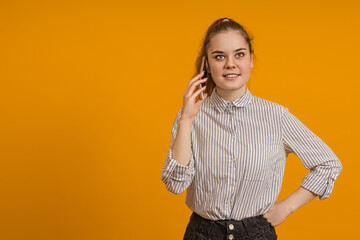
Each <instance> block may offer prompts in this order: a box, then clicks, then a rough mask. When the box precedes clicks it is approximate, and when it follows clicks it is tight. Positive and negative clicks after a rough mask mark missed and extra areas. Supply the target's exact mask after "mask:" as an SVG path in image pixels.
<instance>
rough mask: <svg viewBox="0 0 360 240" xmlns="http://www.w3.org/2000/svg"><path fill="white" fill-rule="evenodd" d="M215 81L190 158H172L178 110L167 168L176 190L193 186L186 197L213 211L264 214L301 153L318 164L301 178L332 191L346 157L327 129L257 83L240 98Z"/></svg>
mask: <svg viewBox="0 0 360 240" xmlns="http://www.w3.org/2000/svg"><path fill="white" fill-rule="evenodd" d="M215 89H216V88H215ZM215 89H214V91H213V92H212V94H211V96H210V97H208V98H207V99H205V101H204V102H203V103H202V104H201V106H200V109H199V112H198V114H197V115H196V117H195V118H194V120H193V123H192V128H191V141H192V142H191V148H192V151H191V159H190V163H189V166H184V165H181V164H180V163H178V162H177V161H176V160H175V159H173V158H172V152H171V147H172V144H173V142H174V139H175V136H176V131H177V127H178V123H179V119H180V116H181V110H182V109H180V111H179V112H178V114H177V116H176V119H175V122H174V125H173V128H172V135H171V144H170V148H169V152H168V155H167V157H166V160H165V163H164V167H163V169H162V171H161V180H162V181H163V182H164V183H165V186H166V188H167V189H168V190H169V191H171V192H173V193H176V194H178V193H181V192H183V191H184V190H185V189H187V194H186V205H187V206H188V207H189V208H190V209H191V210H192V211H194V212H196V213H197V214H199V215H201V216H202V217H204V218H207V219H212V220H222V219H235V220H241V219H243V218H246V217H251V216H256V215H260V214H264V213H266V212H267V211H268V210H269V209H270V207H271V206H272V205H273V204H274V203H275V201H276V199H277V197H278V195H279V192H280V188H281V184H282V179H283V176H284V169H285V161H286V158H287V156H288V154H289V153H294V154H296V155H297V156H298V157H299V158H300V159H301V161H302V162H303V164H304V166H305V168H306V169H310V171H309V173H308V174H307V175H306V176H305V178H304V179H303V180H302V183H301V186H302V187H304V188H306V189H308V190H310V191H311V192H313V193H316V194H317V195H319V199H320V200H322V199H325V198H327V197H328V196H329V195H330V193H331V191H332V189H333V186H334V182H335V180H336V178H337V177H338V175H339V174H340V172H341V170H342V164H341V162H340V161H339V159H338V158H337V156H336V155H335V154H334V152H333V151H332V150H331V149H330V148H329V147H328V146H327V145H326V144H325V143H324V142H323V141H322V140H321V139H320V138H319V137H317V136H316V135H315V134H314V133H313V132H311V131H310V130H309V129H308V128H307V127H306V126H305V125H304V124H303V123H301V122H300V121H299V120H298V119H297V118H296V117H295V116H294V115H292V114H291V113H290V112H289V111H288V109H287V108H285V107H283V106H282V105H280V104H277V103H274V102H270V101H268V100H265V99H262V98H258V97H256V96H254V95H252V94H251V93H250V91H249V89H246V92H245V94H244V95H243V96H242V97H241V98H239V99H236V100H234V101H232V102H229V101H226V100H225V99H223V98H221V97H220V96H219V95H218V94H217V93H216V90H215Z"/></svg>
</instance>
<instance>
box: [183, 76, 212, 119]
mask: <svg viewBox="0 0 360 240" xmlns="http://www.w3.org/2000/svg"><path fill="white" fill-rule="evenodd" d="M203 75H204V71H202V72H201V73H199V74H198V75H196V76H195V77H194V78H193V79H191V80H190V82H189V85H188V86H187V88H186V90H185V93H184V99H183V107H182V112H181V119H187V120H191V121H192V120H193V119H194V118H195V116H196V115H197V113H198V112H199V109H200V105H201V103H203V102H204V101H205V99H206V97H207V94H206V93H204V99H198V100H197V96H198V95H199V94H200V93H201V92H202V91H204V90H205V89H206V86H204V87H202V88H198V87H200V83H205V82H206V81H207V78H203V79H201V77H202V76H203Z"/></svg>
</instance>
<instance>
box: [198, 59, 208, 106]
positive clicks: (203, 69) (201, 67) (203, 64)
mask: <svg viewBox="0 0 360 240" xmlns="http://www.w3.org/2000/svg"><path fill="white" fill-rule="evenodd" d="M205 61H206V57H205V56H203V57H202V59H201V66H200V70H199V73H201V72H202V71H204V75H203V76H202V77H201V79H204V78H206V75H207V72H206V67H205ZM204 86H205V83H200V88H202V87H204ZM200 98H201V100H203V99H204V92H201V93H200Z"/></svg>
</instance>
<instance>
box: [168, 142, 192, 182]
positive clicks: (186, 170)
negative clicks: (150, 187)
mask: <svg viewBox="0 0 360 240" xmlns="http://www.w3.org/2000/svg"><path fill="white" fill-rule="evenodd" d="M166 172H167V174H166V175H168V176H169V177H170V178H171V179H172V180H176V181H179V182H183V181H185V180H188V179H191V178H192V177H193V176H194V175H195V167H194V159H193V155H192V153H191V157H190V163H189V165H188V166H184V165H182V164H180V163H179V162H178V161H176V160H175V159H173V158H172V151H171V148H170V150H169V164H168V166H167V168H166Z"/></svg>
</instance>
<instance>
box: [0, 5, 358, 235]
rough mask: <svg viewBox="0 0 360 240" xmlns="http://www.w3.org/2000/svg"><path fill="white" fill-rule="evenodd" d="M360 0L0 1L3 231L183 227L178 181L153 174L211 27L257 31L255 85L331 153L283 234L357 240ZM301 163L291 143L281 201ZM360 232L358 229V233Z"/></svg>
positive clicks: (121, 231) (296, 180) (150, 231)
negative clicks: (334, 163)
mask: <svg viewBox="0 0 360 240" xmlns="http://www.w3.org/2000/svg"><path fill="white" fill-rule="evenodd" d="M359 12H360V3H359V1H355V0H353V1H349V0H342V1H332V0H326V1H325V0H321V1H312V0H311V1H310V0H302V1H296V2H295V1H280V0H277V1H267V0H263V1H255V0H251V1H250V0H249V1H239V0H229V1H224V2H221V3H220V2H219V1H209V0H207V1H179V2H172V3H171V2H169V1H163V2H160V1H155V2H154V1H129V2H124V1H115V0H114V1H108V0H105V1H100V0H99V1H10V0H7V1H5V0H2V1H1V2H0V34H1V35H0V46H1V48H0V49H1V50H0V56H1V57H0V79H1V86H0V104H1V105H0V107H1V111H0V114H1V115H0V126H1V127H0V130H1V132H0V141H1V142H0V154H1V155H0V192H1V197H0V216H1V217H0V239H6V240H12V239H26V240H30V239H36V240H40V239H54V240H55V239H87V240H90V239H101V240H103V239H166V240H168V239H175V240H176V239H182V236H183V234H184V231H185V227H186V225H187V223H188V220H189V216H190V214H191V212H190V210H189V209H188V208H187V207H186V205H185V203H184V200H185V193H182V194H180V195H173V194H172V193H170V192H167V190H166V189H165V187H164V185H163V183H162V182H161V181H160V171H161V168H162V166H163V162H164V160H165V157H166V154H167V151H168V147H169V144H170V134H171V127H172V124H173V122H174V119H175V116H176V113H177V111H178V110H179V109H180V108H181V106H182V95H183V92H184V91H185V89H186V86H187V83H188V81H189V80H190V79H191V77H192V75H193V71H194V70H195V67H194V61H195V57H196V55H197V52H198V51H199V50H200V44H201V40H202V38H203V37H204V34H205V31H206V29H207V27H208V26H209V25H210V24H211V23H212V22H213V21H214V20H216V19H217V18H220V17H229V18H233V19H235V20H236V21H238V22H240V23H241V24H244V26H245V27H246V28H247V29H248V30H249V32H250V33H252V34H253V35H254V36H255V39H254V50H255V54H256V59H255V62H254V64H255V67H254V68H253V72H252V76H251V80H250V82H249V85H248V87H249V89H250V90H251V92H252V94H254V95H256V96H258V97H261V98H265V99H268V100H270V101H274V102H277V103H280V104H282V105H284V106H286V107H288V108H289V110H290V111H291V112H292V113H293V114H295V116H297V117H298V118H299V119H300V120H301V121H302V122H303V123H304V124H305V125H306V126H308V127H309V128H310V129H311V130H312V131H313V132H314V133H316V134H317V135H318V136H319V137H320V138H322V139H323V140H324V141H325V142H326V143H327V144H328V145H329V146H330V147H331V148H332V149H333V151H334V152H335V153H336V154H337V156H338V157H339V159H340V160H341V162H342V163H343V166H344V170H343V172H342V173H341V175H340V177H339V178H338V180H337V181H336V183H335V188H334V191H333V193H332V195H331V196H330V198H328V199H326V200H324V201H319V200H317V199H315V200H313V201H312V202H310V203H309V204H307V205H306V206H304V207H302V208H300V209H299V210H298V211H296V212H295V213H293V214H292V215H291V216H290V217H289V218H288V219H287V220H286V221H285V222H284V223H283V224H281V225H280V226H278V227H277V228H276V230H277V233H278V236H279V239H292V240H293V239H305V238H306V239H352V238H353V237H352V236H353V235H355V234H356V235H357V228H358V226H357V223H358V215H359V208H358V203H359V201H360V198H359V180H358V179H359V178H358V176H359V174H360V173H359V171H358V168H359V167H360V166H359V165H360V164H359V161H358V157H357V154H356V151H357V150H358V148H359V146H358V145H359V140H358V138H359V135H360V131H359V126H358V124H359V120H360V119H359V100H358V97H359V87H360V84H359V82H360V75H359V56H360V47H359V42H360V34H359V31H358V27H359V25H360V17H359ZM306 173H307V170H306V169H305V168H304V167H303V166H302V164H301V161H300V160H299V159H298V158H297V157H296V156H294V155H290V157H289V158H288V161H287V166H286V170H285V177H284V183H283V187H282V192H281V193H280V196H279V200H281V199H283V198H285V197H286V196H288V195H289V194H290V193H291V192H293V191H294V190H295V189H296V188H297V187H298V186H299V185H300V183H301V180H302V178H303V177H304V176H305V175H306ZM356 235H355V236H356Z"/></svg>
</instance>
